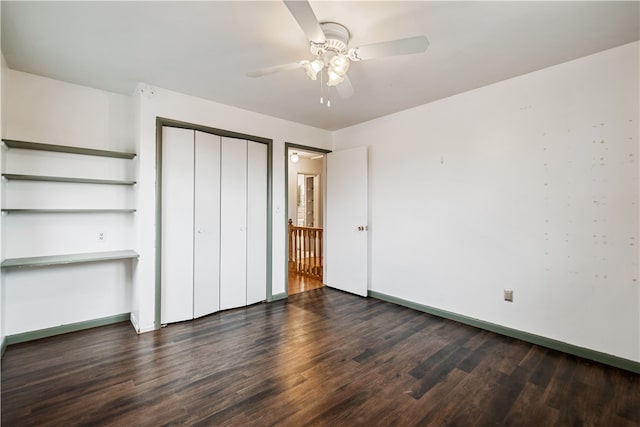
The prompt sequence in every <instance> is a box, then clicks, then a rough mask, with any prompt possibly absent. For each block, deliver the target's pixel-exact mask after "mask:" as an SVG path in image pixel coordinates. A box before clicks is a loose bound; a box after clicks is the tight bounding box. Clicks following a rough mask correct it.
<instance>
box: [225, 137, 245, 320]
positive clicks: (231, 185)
mask: <svg viewBox="0 0 640 427" xmlns="http://www.w3.org/2000/svg"><path fill="white" fill-rule="evenodd" d="M221 152H222V161H221V175H220V309H221V310H224V309H227V308H233V307H241V306H244V305H246V300H247V286H246V283H247V141H246V140H240V139H234V138H222V150H221Z"/></svg>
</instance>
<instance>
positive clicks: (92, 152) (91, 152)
mask: <svg viewBox="0 0 640 427" xmlns="http://www.w3.org/2000/svg"><path fill="white" fill-rule="evenodd" d="M2 141H3V142H4V144H5V145H6V146H7V147H9V148H22V149H25V150H40V151H55V152H58V153H71V154H84V155H87V156H99V157H115V158H117V159H133V158H134V157H135V156H136V153H126V152H124V151H109V150H96V149H95V148H83V147H71V146H68V145H55V144H41V143H39V142H28V141H16V140H14V139H3V140H2Z"/></svg>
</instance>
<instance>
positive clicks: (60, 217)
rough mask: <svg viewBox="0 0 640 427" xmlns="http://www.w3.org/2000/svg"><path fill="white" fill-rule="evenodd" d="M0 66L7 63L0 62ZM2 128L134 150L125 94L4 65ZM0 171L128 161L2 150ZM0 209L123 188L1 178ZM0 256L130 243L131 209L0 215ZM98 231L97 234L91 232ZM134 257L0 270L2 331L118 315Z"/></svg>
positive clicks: (95, 169) (79, 200)
mask: <svg viewBox="0 0 640 427" xmlns="http://www.w3.org/2000/svg"><path fill="white" fill-rule="evenodd" d="M5 71H7V70H5ZM5 77H6V79H7V81H6V83H7V84H6V85H5V86H4V89H5V93H4V94H3V95H5V96H6V99H7V104H6V111H5V113H6V115H5V120H4V128H3V131H4V133H3V136H6V137H7V138H9V139H17V140H24V141H32V142H41V143H49V144H58V145H71V146H79V147H88V148H98V149H105V150H116V151H134V149H135V144H134V139H135V131H134V129H135V127H134V126H135V117H134V109H133V107H134V105H133V99H132V98H131V97H127V96H122V95H117V94H113V93H108V92H103V91H99V90H95V89H90V88H87V87H82V86H77V85H72V84H68V83H63V82H60V81H56V80H52V79H47V78H43V77H39V76H35V75H31V74H27V73H22V72H18V71H13V70H8V72H7V73H6V76H5ZM3 150H4V151H3V172H9V173H20V174H35V175H58V176H75V177H86V178H105V179H130V178H132V177H134V176H135V169H136V161H135V160H134V161H131V160H122V159H111V158H102V157H94V156H84V155H70V154H62V153H51V152H43V151H31V150H19V149H6V148H3ZM3 181H4V182H3V184H2V186H3V206H4V207H14V208H17V207H33V208H36V207H37V208H130V207H133V206H134V204H135V201H134V199H133V196H134V190H133V188H131V187H126V186H103V185H94V184H68V183H46V182H45V183H43V182H21V181H8V182H7V181H5V180H3ZM2 220H3V229H4V231H3V236H2V237H3V246H4V251H3V259H4V258H15V257H27V256H39V255H53V254H67V253H76V252H100V251H108V250H117V249H128V248H132V247H133V246H134V244H135V239H134V238H133V235H134V233H133V226H134V222H133V215H132V214H103V213H100V214H75V213H74V214H3V216H2ZM100 231H102V232H105V233H106V241H104V242H99V241H98V238H97V233H98V232H100ZM134 265H135V261H133V262H131V261H114V262H103V263H91V264H76V265H66V266H56V267H43V268H35V269H24V270H14V269H11V270H3V272H2V275H3V280H4V292H5V295H4V296H5V301H4V302H5V319H6V323H5V329H6V334H7V335H13V334H18V333H22V332H28V331H33V330H39V329H44V328H49V327H54V326H59V325H62V324H69V323H75V322H81V321H86V320H92V319H97V318H101V317H107V316H113V315H117V314H122V313H127V312H129V311H130V310H131V282H132V277H133V272H132V269H133V268H134Z"/></svg>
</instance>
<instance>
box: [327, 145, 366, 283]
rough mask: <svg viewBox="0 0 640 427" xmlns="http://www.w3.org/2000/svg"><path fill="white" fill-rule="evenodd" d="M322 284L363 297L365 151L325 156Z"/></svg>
mask: <svg viewBox="0 0 640 427" xmlns="http://www.w3.org/2000/svg"><path fill="white" fill-rule="evenodd" d="M326 211H327V218H326V221H325V229H326V231H325V236H326V237H325V239H326V242H325V245H326V256H325V259H326V268H325V274H326V279H325V282H326V285H327V286H330V287H332V288H336V289H340V290H343V291H346V292H350V293H353V294H356V295H360V296H367V270H368V266H367V245H368V227H367V148H366V147H358V148H352V149H349V150H343V151H334V152H332V153H329V154H328V155H327V208H326Z"/></svg>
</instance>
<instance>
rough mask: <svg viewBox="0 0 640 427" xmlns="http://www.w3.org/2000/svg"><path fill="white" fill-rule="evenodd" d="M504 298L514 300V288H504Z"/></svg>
mask: <svg viewBox="0 0 640 427" xmlns="http://www.w3.org/2000/svg"><path fill="white" fill-rule="evenodd" d="M504 300H505V301H509V302H513V289H505V290H504Z"/></svg>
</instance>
